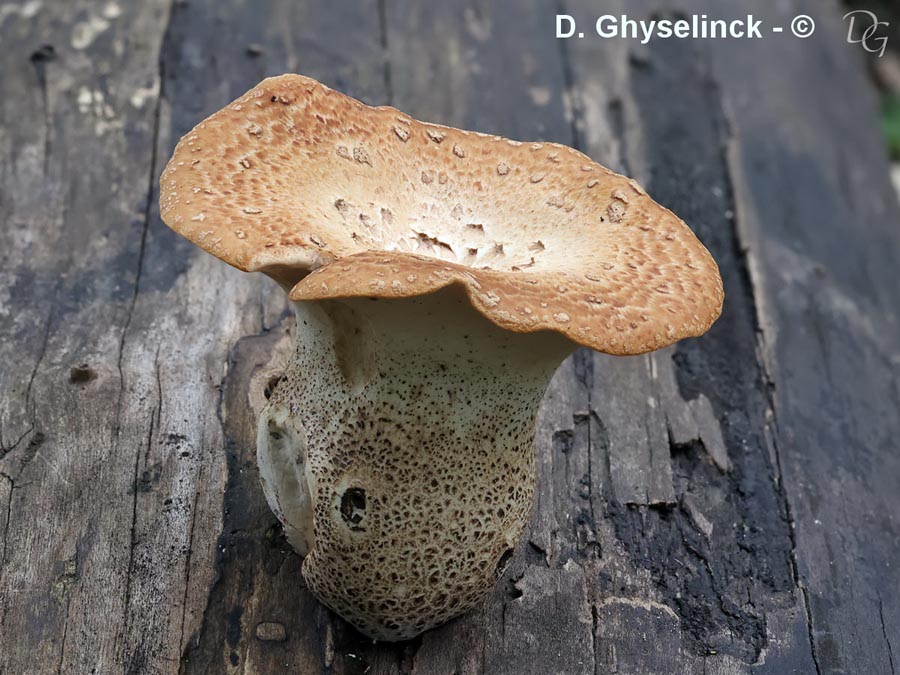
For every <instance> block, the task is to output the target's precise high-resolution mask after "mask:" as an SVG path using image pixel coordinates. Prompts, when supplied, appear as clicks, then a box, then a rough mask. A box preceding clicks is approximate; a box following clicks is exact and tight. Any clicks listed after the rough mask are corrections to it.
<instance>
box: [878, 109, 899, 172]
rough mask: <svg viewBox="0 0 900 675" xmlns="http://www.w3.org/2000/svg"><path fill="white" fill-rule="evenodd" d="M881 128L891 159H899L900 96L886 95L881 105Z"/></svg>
mask: <svg viewBox="0 0 900 675" xmlns="http://www.w3.org/2000/svg"><path fill="white" fill-rule="evenodd" d="M881 126H882V128H883V129H884V135H885V138H886V139H887V144H888V149H889V150H890V153H891V157H892V158H893V159H895V160H896V159H900V95H898V94H887V95H885V96H884V97H883V98H882V103H881Z"/></svg>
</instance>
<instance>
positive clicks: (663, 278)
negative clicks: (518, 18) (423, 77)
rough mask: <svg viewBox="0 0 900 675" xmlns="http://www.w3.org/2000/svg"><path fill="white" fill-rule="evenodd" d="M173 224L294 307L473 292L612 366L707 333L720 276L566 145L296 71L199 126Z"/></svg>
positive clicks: (689, 242) (645, 200)
mask: <svg viewBox="0 0 900 675" xmlns="http://www.w3.org/2000/svg"><path fill="white" fill-rule="evenodd" d="M161 185H162V192H161V195H160V207H161V212H162V217H163V220H164V221H165V222H166V223H167V224H168V225H169V226H170V227H172V228H173V229H174V230H176V231H177V232H179V233H181V234H182V235H184V236H185V237H187V238H188V239H190V240H191V241H193V242H194V243H195V244H197V245H199V246H200V247H202V248H203V249H205V250H206V251H208V252H209V253H212V254H213V255H216V256H218V257H219V258H221V259H222V260H224V261H225V262H227V263H229V264H231V265H234V266H235V267H238V268H239V269H242V270H245V271H262V272H265V273H267V274H269V275H270V276H272V277H273V278H275V279H276V280H278V281H279V282H280V283H281V284H282V285H284V286H285V287H287V288H292V290H291V298H292V299H294V300H316V299H324V298H340V297H355V296H372V297H408V296H415V295H421V294H424V293H430V292H432V291H434V290H436V289H438V288H441V287H444V286H447V285H450V284H461V285H463V286H464V287H465V289H466V291H467V293H468V296H469V299H470V301H471V302H472V304H473V306H474V307H475V308H476V309H477V310H478V311H480V312H481V313H482V314H483V315H484V316H486V317H487V318H488V319H490V320H491V321H493V322H494V323H496V324H498V325H499V326H501V327H503V328H506V329H508V330H512V331H516V332H532V331H538V330H543V329H550V330H554V331H557V332H560V333H562V334H564V335H566V336H567V337H568V338H570V339H571V340H573V341H574V342H577V343H579V344H582V345H585V346H588V347H591V348H593V349H596V350H599V351H603V352H608V353H613V354H635V353H641V352H645V351H649V350H652V349H657V348H659V347H662V346H664V345H667V344H669V343H671V342H674V341H676V340H678V339H681V338H683V337H689V336H694V335H700V334H702V333H704V332H705V331H706V330H707V329H708V328H709V327H710V325H712V323H713V322H714V321H715V320H716V318H717V317H718V316H719V313H720V311H721V306H722V300H723V291H722V280H721V277H720V276H719V271H718V268H717V266H716V263H715V261H714V260H713V259H712V256H710V254H709V252H708V251H707V250H706V249H705V248H704V247H703V245H702V244H701V243H700V242H699V241H698V240H697V238H696V237H695V236H694V235H693V233H692V232H691V231H690V229H688V227H687V226H686V225H685V224H684V223H683V222H682V221H681V220H680V219H679V218H678V217H676V216H675V215H674V214H672V213H671V212H670V211H668V210H667V209H665V208H663V207H661V206H660V205H658V204H657V203H656V202H654V201H653V200H652V199H651V198H650V197H648V196H647V194H646V193H645V192H644V191H643V190H642V189H641V188H640V187H639V186H638V185H637V184H636V183H635V182H634V181H632V180H630V179H628V178H626V177H624V176H620V175H618V174H616V173H613V172H611V171H609V170H608V169H605V168H604V167H602V166H600V165H599V164H596V163H595V162H593V161H591V160H590V159H589V158H588V157H586V156H585V155H583V154H582V153H580V152H578V151H576V150H573V149H572V148H568V147H565V146H561V145H557V144H553V143H519V142H516V141H510V140H506V139H503V138H500V137H497V136H489V135H485V134H480V133H472V132H467V131H461V130H458V129H453V128H449V127H444V126H438V125H434V124H427V123H423V122H419V121H417V120H414V119H412V118H410V117H409V116H407V115H404V114H403V113H401V112H399V111H397V110H396V109H394V108H390V107H380V108H372V107H369V106H366V105H364V104H362V103H360V102H359V101H357V100H355V99H353V98H350V97H348V96H345V95H343V94H341V93H339V92H336V91H333V90H332V89H329V88H328V87H326V86H324V85H322V84H320V83H319V82H316V81H315V80H312V79H310V78H307V77H302V76H300V75H282V76H280V77H273V78H269V79H266V80H264V81H263V82H261V83H260V84H259V85H258V86H256V87H254V88H253V89H252V90H251V91H249V92H248V93H247V94H245V95H244V96H242V97H241V98H239V99H237V100H236V101H235V102H234V103H232V104H230V105H228V106H226V107H225V108H223V109H222V110H220V111H219V112H217V113H215V114H213V115H212V116H211V117H209V118H207V119H206V120H205V121H203V122H201V123H200V124H198V125H197V127H195V128H194V130H193V131H192V132H191V133H189V134H187V135H186V136H185V137H184V138H183V139H182V140H181V141H180V142H179V144H178V146H177V148H176V150H175V154H174V156H173V157H172V159H171V160H170V162H169V164H168V166H167V167H166V169H165V171H164V172H163V175H162V179H161Z"/></svg>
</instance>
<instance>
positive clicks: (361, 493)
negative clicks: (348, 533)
mask: <svg viewBox="0 0 900 675" xmlns="http://www.w3.org/2000/svg"><path fill="white" fill-rule="evenodd" d="M365 513H366V491H365V490H363V489H362V488H358V487H354V488H349V489H347V490H345V491H344V494H343V495H341V518H342V519H343V521H344V522H345V523H347V525H348V526H349V527H350V529H351V530H362V529H363V528H362V527H360V526H359V524H360V523H361V522H362V520H363V516H365Z"/></svg>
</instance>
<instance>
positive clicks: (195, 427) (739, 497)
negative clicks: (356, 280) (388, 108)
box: [0, 0, 900, 675]
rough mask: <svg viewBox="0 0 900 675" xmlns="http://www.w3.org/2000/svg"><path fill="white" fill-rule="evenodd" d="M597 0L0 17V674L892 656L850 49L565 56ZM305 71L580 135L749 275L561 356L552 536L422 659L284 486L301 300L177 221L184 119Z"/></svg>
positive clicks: (873, 236) (550, 498)
mask: <svg viewBox="0 0 900 675" xmlns="http://www.w3.org/2000/svg"><path fill="white" fill-rule="evenodd" d="M596 4H597V3H593V2H590V1H589V0H563V1H562V2H556V1H550V0H547V1H544V2H540V1H538V0H529V1H528V2H514V1H513V0H497V1H495V2H475V1H474V0H472V1H470V2H465V1H463V0H458V1H454V2H441V3H424V2H417V1H415V0H383V1H382V2H380V3H375V2H370V3H358V2H355V1H354V0H331V1H329V2H327V3H326V2H323V3H313V2H310V1H309V0H304V1H302V2H294V3H287V2H277V1H276V0H261V1H259V2H248V1H247V0H189V2H176V3H175V4H171V3H170V2H169V1H168V0H143V1H142V2H133V3H131V2H129V3H126V2H119V3H118V4H116V3H115V2H108V1H107V0H102V1H92V0H73V1H70V2H61V1H58V2H50V1H49V0H28V1H20V2H18V3H16V2H7V3H6V4H2V5H0V44H2V46H3V49H2V50H0V72H2V73H3V79H2V85H0V86H2V93H3V96H2V97H0V223H2V228H0V364H2V366H0V532H2V538H0V673H3V674H4V675H6V674H8V675H19V674H20V673H23V674H24V673H53V672H58V673H118V672H127V673H175V672H181V673H231V672H243V673H282V672H284V673H287V672H292V673H373V674H374V673H398V672H399V673H417V674H420V675H430V674H437V673H442V674H447V675H450V674H451V673H459V674H470V673H515V674H520V673H566V674H580V673H597V674H599V673H610V672H618V673H674V672H678V673H751V672H752V673H772V674H778V675H780V674H782V673H818V674H824V673H866V674H867V675H868V674H875V673H877V674H881V673H893V672H894V670H895V668H896V666H897V663H898V659H900V563H898V562H897V558H898V554H900V522H898V518H900V451H898V440H897V439H898V438H900V417H898V414H897V411H898V408H900V386H898V381H900V326H898V316H897V313H898V310H900V283H898V282H897V278H896V271H897V269H898V268H900V226H898V222H900V213H898V208H897V204H896V200H895V198H894V196H893V193H892V191H891V189H890V186H889V183H888V177H887V169H886V162H885V158H884V151H883V150H882V148H881V141H880V138H879V135H878V133H877V130H876V125H875V102H874V97H873V92H872V91H870V89H869V87H868V85H867V84H866V83H865V81H864V79H863V72H862V71H863V69H862V66H861V63H860V62H859V55H858V52H857V51H854V50H853V48H852V46H851V45H847V44H845V43H844V41H843V36H842V26H841V24H840V22H839V12H837V10H836V8H835V7H834V6H831V5H828V6H827V7H825V6H824V5H823V4H822V3H818V2H814V1H813V0H806V1H805V2H795V3H776V2H773V3H757V4H758V6H754V8H753V9H754V13H755V14H757V15H759V16H760V17H761V18H766V19H769V20H776V19H777V20H778V21H781V22H785V23H788V22H789V20H790V17H791V16H793V14H795V13H799V12H804V11H805V12H806V13H809V14H812V15H813V16H815V17H816V19H817V20H818V23H819V28H818V32H817V34H816V35H815V36H813V37H812V38H810V39H808V40H805V41H800V40H796V39H794V38H792V37H790V36H789V35H784V36H782V37H780V38H776V37H773V38H767V39H766V40H765V41H763V42H762V43H759V42H757V43H751V42H736V41H729V42H711V43H698V42H674V41H672V42H660V43H652V44H650V45H648V46H645V47H641V46H639V45H637V44H636V43H634V42H631V41H602V40H599V39H593V40H590V39H585V40H575V41H570V42H564V43H563V42H559V41H557V40H555V39H554V38H553V15H554V14H555V13H557V12H559V11H563V12H566V13H569V14H573V15H575V16H576V18H579V19H584V20H587V19H589V18H590V17H595V16H596V15H597V13H598V9H597V7H596V6H595V5H596ZM746 4H747V3H738V2H737V0H727V1H726V2H717V3H715V4H713V3H712V2H709V3H703V2H701V1H700V0H682V1H681V2H679V3H677V6H676V4H675V3H672V4H669V3H668V2H667V1H666V0H639V1H637V2H634V1H632V2H628V3H627V11H628V13H629V14H631V15H632V16H635V17H641V16H649V15H651V14H654V13H672V12H676V11H677V12H685V11H689V10H690V11H698V12H699V11H708V12H710V13H713V12H714V13H715V14H716V15H719V16H728V15H731V14H733V15H735V16H740V15H741V14H745V13H746V12H747V9H748V8H747V6H746ZM625 5H626V3H625V2H624V0H616V1H614V2H608V3H604V7H603V10H602V11H604V12H609V13H611V14H620V13H622V11H624V10H625ZM45 45H49V46H52V48H51V47H48V46H45ZM285 71H297V72H302V73H305V74H308V75H311V76H313V77H317V78H319V79H321V80H323V81H324V82H326V83H328V84H330V85H332V86H335V87H338V88H340V89H342V90H344V91H347V92H348V93H350V94H353V95H355V96H358V97H360V98H362V99H364V100H366V101H367V102H370V103H386V102H390V103H393V104H394V105H396V106H398V107H400V108H402V109H404V110H405V111H407V112H409V113H410V114H413V115H415V116H417V117H421V118H425V119H429V120H432V121H437V122H443V123H447V124H453V125H459V126H464V127H468V128H475V129H479V130H482V131H488V132H495V133H501V134H504V135H507V136H511V137H517V138H523V139H546V140H553V141H559V142H563V143H568V144H574V145H577V146H578V147H580V148H581V149H582V150H584V151H586V152H587V153H589V154H590V155H591V156H593V157H594V158H595V159H597V160H598V161H600V162H602V163H605V164H607V165H609V166H612V167H613V168H617V169H620V170H624V171H627V172H629V173H631V174H633V175H635V176H636V177H638V178H639V180H641V182H643V183H644V184H645V185H646V186H647V187H648V188H649V189H650V191H651V193H652V194H653V195H654V196H655V197H656V198H657V199H658V200H660V201H661V202H662V203H664V204H666V205H667V206H670V207H671V208H672V209H674V210H675V211H676V212H677V213H679V214H680V215H682V216H683V217H684V218H685V220H687V222H688V223H689V224H691V225H692V227H694V229H695V231H696V232H697V233H698V235H699V236H700V237H701V239H703V240H704V242H705V243H706V244H707V245H708V246H709V247H710V249H711V250H712V252H713V254H714V255H715V257H716V259H717V260H718V261H719V263H720V265H721V267H722V272H723V276H724V279H725V286H726V294H727V301H726V308H725V312H724V314H723V317H722V319H721V320H720V321H719V323H718V324H717V325H716V326H715V327H714V329H713V330H712V331H711V332H710V333H709V335H707V336H705V337H703V338H701V339H698V340H692V341H689V342H686V343H683V344H680V345H678V346H677V347H675V348H672V349H669V350H665V351H663V352H659V353H656V354H653V355H649V356H644V357H637V358H627V359H614V358H610V357H604V356H600V355H596V354H591V353H586V352H579V353H578V354H576V355H575V356H574V357H573V358H572V359H570V360H569V361H567V362H566V363H565V364H564V366H563V368H562V369H561V370H560V372H559V373H558V375H557V377H556V378H555V380H554V382H553V384H552V386H551V389H550V391H549V392H548V395H547V398H546V401H545V405H544V409H543V412H542V415H541V420H540V426H539V433H538V443H537V452H538V461H539V484H540V487H539V494H538V500H537V507H536V511H535V514H534V518H533V521H532V524H531V526H530V528H529V531H528V535H527V541H526V543H525V544H524V545H523V547H522V549H521V550H520V551H519V552H518V554H517V556H516V558H515V560H514V562H513V564H512V565H511V567H510V569H509V571H508V572H507V574H506V576H505V577H504V579H503V580H502V581H501V583H500V584H499V585H498V587H497V590H496V592H495V593H494V594H493V595H492V596H491V597H490V598H489V599H488V600H487V601H486V602H485V603H484V605H483V606H482V607H481V608H480V609H479V610H477V611H474V612H472V613H470V614H468V615H466V616H464V617H462V618H460V619H459V620H457V621H454V622H452V623H451V624H449V625H447V626H445V627H443V628H440V629H438V630H435V631H432V632H430V633H427V634H425V635H424V636H422V637H421V638H419V639H417V640H414V641H411V642H409V643H405V644H398V645H375V644H372V643H370V642H367V641H365V640H364V639H363V638H361V637H360V636H359V635H358V634H356V633H355V632H354V631H352V630H351V629H349V628H348V627H347V626H346V625H345V624H344V623H343V622H342V621H341V620H340V619H338V618H336V617H335V616H334V615H332V614H331V613H330V612H328V611H327V610H325V609H323V608H322V607H321V606H320V605H318V604H317V603H316V602H315V600H314V599H313V598H312V597H311V596H310V595H309V593H308V592H307V591H306V590H305V589H304V588H303V585H302V581H301V580H300V577H299V567H300V560H299V559H298V557H297V556H296V555H295V554H294V553H292V551H291V550H290V549H289V547H288V546H287V545H286V544H285V542H284V540H283V538H282V537H281V536H280V533H279V531H278V528H277V526H276V523H275V519H274V517H273V516H272V515H271V514H270V512H269V511H268V509H267V508H266V506H265V501H264V499H263V497H262V494H261V492H260V489H259V486H258V483H257V477H256V472H255V463H254V456H253V453H254V450H253V437H254V409H256V408H258V407H259V405H260V401H262V400H263V396H264V389H265V387H266V386H267V384H268V383H269V381H270V379H271V377H272V376H273V375H275V374H277V369H278V364H279V359H280V358H282V357H283V353H284V349H285V346H286V344H287V339H288V333H287V332H288V330H289V324H290V320H289V314H288V313H287V306H286V303H285V301H284V298H283V295H282V294H281V292H280V291H279V290H278V289H277V288H276V287H275V286H274V285H273V284H272V283H270V282H268V281H267V280H266V279H262V278H258V277H254V276H250V275H242V274H240V273H238V272H236V271H234V270H232V269H229V268H227V267H226V266H225V265H222V264H221V263H219V262H217V261H215V260H213V259H211V258H210V257H209V256H206V255H205V254H202V253H200V252H199V251H197V250H195V249H194V248H193V247H192V246H190V245H189V244H187V243H186V242H184V241H182V240H180V239H179V238H178V237H177V236H176V235H174V234H172V233H171V232H169V231H168V230H167V229H166V228H165V227H164V226H163V225H162V224H161V222H160V220H159V216H158V211H157V208H156V204H155V202H156V198H157V191H156V180H157V176H158V174H159V172H160V170H161V168H162V165H163V164H164V161H165V159H166V157H167V156H168V154H169V152H170V151H171V149H172V147H173V145H174V143H175V141H176V140H177V138H178V137H179V136H180V135H181V134H183V133H184V132H186V131H187V130H188V129H189V128H190V127H191V126H192V125H193V124H194V123H195V122H197V121H198V120H199V119H201V118H202V117H203V116H205V115H206V114H208V113H210V112H212V111H214V110H216V109H218V108H219V107H221V106H222V105H224V104H225V103H226V102H228V101H229V100H230V99H231V98H233V97H235V96H237V95H239V94H240V93H242V92H243V91H244V90H246V89H247V88H249V87H250V86H252V85H253V84H254V83H255V82H256V81H258V80H259V79H261V78H262V77H263V76H265V75H269V74H275V73H280V72H285Z"/></svg>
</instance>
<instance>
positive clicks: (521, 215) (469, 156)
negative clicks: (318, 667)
mask: <svg viewBox="0 0 900 675" xmlns="http://www.w3.org/2000/svg"><path fill="white" fill-rule="evenodd" d="M161 185H162V191H161V196H160V206H161V209H162V217H163V220H165V222H166V223H167V224H168V225H169V226H170V227H172V228H173V229H174V230H176V231H177V232H179V233H180V234H182V235H184V236H185V237H187V238H188V239H190V240H191V241H192V242H194V243H195V244H197V245H198V246H200V247H201V248H203V249H204V250H206V251H208V252H209V253H212V254H213V255H215V256H218V257H219V258H221V259H222V260H224V261H225V262H227V263H229V264H231V265H234V266H235V267H237V268H239V269H242V270H245V271H260V272H264V273H266V274H268V275H269V276H271V277H273V278H274V279H275V280H276V281H278V282H279V283H280V284H281V285H282V286H283V287H284V288H285V289H286V290H287V291H288V292H289V293H290V299H291V300H292V301H293V303H294V309H295V312H296V316H297V331H296V346H295V350H294V354H293V357H292V359H291V361H290V364H289V366H288V367H287V371H286V373H285V376H284V378H283V379H282V381H281V383H280V384H279V385H278V386H277V388H276V389H275V391H274V392H273V393H272V396H271V398H270V400H269V402H268V405H267V406H266V408H265V410H264V411H263V413H262V415H261V417H260V420H259V436H258V446H257V449H258V461H259V469H260V475H261V477H262V483H263V490H264V491H265V494H266V497H267V499H268V501H269V504H270V506H271V507H272V510H273V511H274V512H275V513H276V515H277V516H278V518H279V520H280V521H281V522H282V524H283V525H284V529H285V531H286V532H287V535H288V537H289V539H290V541H291V542H292V544H293V545H294V547H295V548H296V549H297V550H298V551H299V552H300V553H301V554H302V555H305V556H306V557H305V559H304V561H303V568H302V569H303V576H304V578H305V580H306V583H307V584H308V585H309V588H310V589H311V590H312V592H313V593H314V594H315V595H316V596H317V597H318V598H319V599H320V600H322V602H324V603H325V604H327V605H328V606H329V607H331V608H332V609H334V610H335V611H336V612H337V613H338V614H340V615H341V616H343V617H344V618H345V619H347V620H348V621H349V622H350V623H352V624H353V625H354V626H356V627H357V628H358V629H359V630H360V631H362V632H363V633H365V634H366V635H369V636H371V637H373V638H376V639H380V640H401V639H405V638H409V637H412V636H414V635H416V634H417V633H420V632H422V631H424V630H427V629H428V628H431V627H433V626H436V625H438V624H440V623H442V622H444V621H446V620H448V619H449V618H451V617H453V616H455V615H457V614H460V613H461V612H464V611H465V610H467V609H469V608H470V607H472V606H473V605H474V604H475V603H476V602H477V601H478V600H479V599H480V598H481V597H482V596H484V595H485V594H486V593H487V592H488V591H489V590H490V589H491V588H492V586H493V585H494V583H495V580H496V579H497V577H498V575H499V574H500V573H502V571H503V568H504V567H505V565H506V563H507V561H508V560H509V558H510V554H511V552H512V550H513V549H514V548H515V546H516V543H517V542H518V540H519V537H520V535H521V534H522V530H523V528H524V526H525V524H526V522H527V520H528V517H529V513H530V510H531V506H532V502H533V495H534V483H535V461H534V447H533V444H534V420H535V415H536V412H537V410H538V406H539V403H540V401H541V397H542V396H543V393H544V391H545V389H546V387H547V384H548V382H549V381H550V378H551V376H552V375H553V372H554V371H555V370H556V368H557V366H558V365H559V364H560V362H561V361H562V360H563V359H564V358H565V357H566V356H567V355H569V354H570V353H571V352H572V351H573V350H574V349H575V348H576V347H578V346H579V345H584V346H586V347H590V348H592V349H596V350H598V351H601V352H606V353H609V354H639V353H642V352H647V351H650V350H653V349H658V348H659V347H663V346H664V345H668V344H670V343H672V342H674V341H676V340H678V339H680V338H684V337H689V336H695V335H700V334H702V333H704V332H705V331H706V330H707V329H708V328H709V327H710V325H711V324H712V323H713V321H715V319H716V318H717V317H718V315H719V312H720V310H721V306H722V300H723V292H722V281H721V278H720V276H719V271H718V268H717V267H716V263H715V262H714V261H713V259H712V257H711V256H710V254H709V252H708V251H707V250H706V249H705V248H704V247H703V245H702V244H701V243H700V242H699V241H698V240H697V239H696V237H694V235H693V234H692V233H691V231H690V230H689V229H688V228H687V226H686V225H685V224H684V223H683V222H682V221H681V220H680V219H678V218H677V217H676V216H675V215H674V214H672V213H671V212H670V211H668V210H667V209H665V208H663V207H661V206H659V205H658V204H656V203H655V202H654V201H653V200H652V199H651V198H650V197H648V196H647V194H646V193H645V192H644V191H643V190H642V189H641V188H640V187H639V186H638V185H637V184H636V183H635V182H634V181H632V180H629V179H628V178H625V177H623V176H620V175H618V174H615V173H613V172H612V171H609V170H608V169H605V168H604V167H602V166H600V165H598V164H596V163H595V162H593V161H591V160H590V159H589V158H588V157H586V156H585V155H583V154H581V153H580V152H577V151H576V150H573V149H572V148H568V147H564V146H560V145H556V144H552V143H518V142H515V141H510V140H506V139H503V138H498V137H496V136H488V135H485V134H479V133H471V132H467V131H461V130H459V129H453V128H449V127H443V126H439V125H435V124H426V123H423V122H419V121H417V120H414V119H412V118H410V117H409V116H407V115H404V114H403V113H401V112H399V111H398V110H395V109H394V108H389V107H381V108H371V107H368V106H366V105H363V104H362V103H360V102H359V101H357V100H355V99H352V98H349V97H347V96H345V95H343V94H340V93H338V92H336V91H333V90H331V89H329V88H328V87H326V86H324V85H322V84H320V83H319V82H316V81H315V80H312V79H309V78H307V77H302V76H299V75H284V76H281V77H273V78H269V79H267V80H264V81H263V82H261V83H260V84H259V85H258V86H256V87H254V88H253V89H252V90H251V91H250V92H248V93H247V94H245V95H244V96H242V97H241V98H239V99H238V100H236V101H235V102H234V103H232V104H230V105H228V106H226V107H225V108H223V109H222V110H220V111H219V112H217V113H215V114H214V115H212V116H211V117H209V118H207V119H206V120H204V121H203V122H201V123H200V124H198V125H197V127H196V128H194V130H193V131H191V132H190V133H189V134H187V135H186V136H185V137H184V138H183V139H182V140H181V142H180V143H179V144H178V147H177V148H176V149H175V154H174V156H173V157H172V159H171V161H170V162H169V164H168V166H167V167H166V169H165V171H164V172H163V174H162V179H161Z"/></svg>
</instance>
